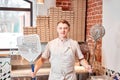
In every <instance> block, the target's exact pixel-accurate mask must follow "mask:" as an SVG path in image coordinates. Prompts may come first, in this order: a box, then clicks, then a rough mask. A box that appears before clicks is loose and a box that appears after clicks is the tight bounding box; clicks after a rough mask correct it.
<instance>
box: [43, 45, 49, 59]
mask: <svg viewBox="0 0 120 80" xmlns="http://www.w3.org/2000/svg"><path fill="white" fill-rule="evenodd" d="M41 57H43V58H45V59H48V58H49V57H50V47H49V43H48V44H47V45H46V47H45V50H44V52H43V53H42V56H41Z"/></svg>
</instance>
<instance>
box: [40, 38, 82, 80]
mask: <svg viewBox="0 0 120 80" xmlns="http://www.w3.org/2000/svg"><path fill="white" fill-rule="evenodd" d="M42 57H43V58H45V59H49V61H50V63H51V70H50V75H49V80H76V74H75V70H74V65H75V58H76V57H77V58H78V59H82V58H83V55H82V53H81V50H80V47H79V45H78V43H77V41H74V40H72V39H66V40H64V41H61V40H60V39H59V38H56V39H54V40H52V41H50V42H49V43H48V44H47V46H46V49H45V51H44V53H43V54H42Z"/></svg>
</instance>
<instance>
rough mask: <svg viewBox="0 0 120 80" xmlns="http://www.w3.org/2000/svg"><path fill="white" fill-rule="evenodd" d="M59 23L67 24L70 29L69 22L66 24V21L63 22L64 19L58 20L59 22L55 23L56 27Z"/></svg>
mask: <svg viewBox="0 0 120 80" xmlns="http://www.w3.org/2000/svg"><path fill="white" fill-rule="evenodd" d="M59 23H63V24H67V25H68V26H69V27H70V24H69V22H68V21H67V20H65V19H62V20H60V21H59V22H58V23H57V25H58V24H59Z"/></svg>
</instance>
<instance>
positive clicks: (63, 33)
mask: <svg viewBox="0 0 120 80" xmlns="http://www.w3.org/2000/svg"><path fill="white" fill-rule="evenodd" d="M69 31H70V27H69V26H68V25H67V24H65V23H59V24H58V25H57V32H58V35H59V37H60V38H67V34H68V32H69Z"/></svg>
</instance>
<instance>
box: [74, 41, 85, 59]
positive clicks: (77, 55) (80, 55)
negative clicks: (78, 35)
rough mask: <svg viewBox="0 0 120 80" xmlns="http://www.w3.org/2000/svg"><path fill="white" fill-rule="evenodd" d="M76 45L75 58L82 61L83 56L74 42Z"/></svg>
mask: <svg viewBox="0 0 120 80" xmlns="http://www.w3.org/2000/svg"><path fill="white" fill-rule="evenodd" d="M75 44H76V45H75V46H76V52H75V53H76V57H77V58H78V59H82V58H84V56H83V54H82V51H81V49H80V46H79V44H78V43H77V41H76V43H75Z"/></svg>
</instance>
